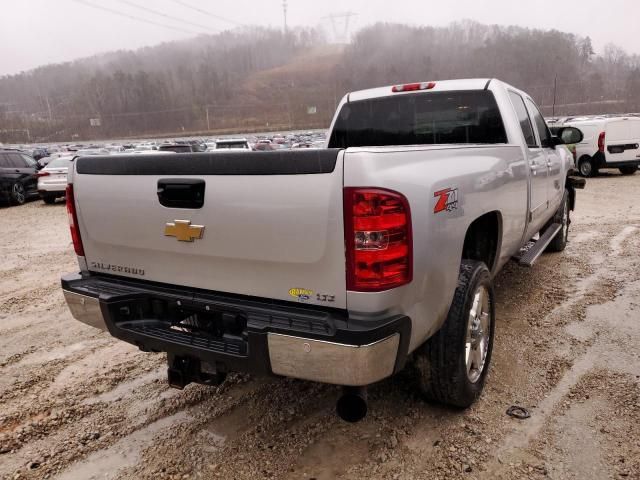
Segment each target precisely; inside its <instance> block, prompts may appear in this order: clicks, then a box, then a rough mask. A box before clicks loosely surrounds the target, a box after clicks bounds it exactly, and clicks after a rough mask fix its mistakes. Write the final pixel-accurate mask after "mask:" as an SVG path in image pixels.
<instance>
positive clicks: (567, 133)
mask: <svg viewBox="0 0 640 480" xmlns="http://www.w3.org/2000/svg"><path fill="white" fill-rule="evenodd" d="M556 138H557V140H556V139H554V140H556V143H557V145H573V144H576V143H580V142H581V141H582V139H583V138H584V134H583V133H582V131H581V130H580V129H578V128H575V127H561V128H559V129H558V131H557V132H556Z"/></svg>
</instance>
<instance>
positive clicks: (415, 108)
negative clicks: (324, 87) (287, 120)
mask: <svg viewBox="0 0 640 480" xmlns="http://www.w3.org/2000/svg"><path fill="white" fill-rule="evenodd" d="M468 143H483V144H495V143H507V135H506V133H505V129H504V124H503V122H502V116H501V115H500V110H499V109H498V105H497V104H496V100H495V97H494V96H493V93H492V92H490V91H488V90H472V91H452V92H425V93H416V94H409V95H397V96H389V97H383V98H375V99H371V100H360V101H356V102H351V103H347V104H345V105H344V106H343V107H342V109H341V110H340V113H339V114H338V118H337V119H336V122H335V125H334V128H333V131H332V132H331V138H330V139H329V148H348V147H375V146H386V145H432V144H468Z"/></svg>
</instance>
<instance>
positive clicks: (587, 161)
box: [578, 156, 598, 177]
mask: <svg viewBox="0 0 640 480" xmlns="http://www.w3.org/2000/svg"><path fill="white" fill-rule="evenodd" d="M578 171H579V172H580V175H582V176H583V177H593V176H595V175H597V174H598V169H597V168H596V167H595V165H594V164H593V160H592V159H591V157H587V156H584V157H582V158H580V161H579V162H578Z"/></svg>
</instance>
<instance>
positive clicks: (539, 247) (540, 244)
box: [513, 223, 562, 267]
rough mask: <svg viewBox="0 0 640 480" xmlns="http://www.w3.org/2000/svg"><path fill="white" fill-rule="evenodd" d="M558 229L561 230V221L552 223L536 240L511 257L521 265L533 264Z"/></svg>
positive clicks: (529, 265)
mask: <svg viewBox="0 0 640 480" xmlns="http://www.w3.org/2000/svg"><path fill="white" fill-rule="evenodd" d="M560 230H562V224H561V223H552V224H551V225H550V226H549V228H547V229H546V230H545V231H544V233H543V234H542V235H541V236H540V238H539V239H538V240H532V241H530V242H529V243H527V245H525V246H524V247H523V248H522V249H521V250H520V253H519V254H518V255H516V256H515V257H513V259H514V260H515V261H517V262H518V264H519V265H522V266H523V267H531V266H533V264H534V263H536V260H538V258H539V257H540V255H542V252H544V250H545V249H546V248H547V246H548V245H549V244H550V243H551V240H553V238H554V237H555V236H556V235H557V234H558V232H559V231H560Z"/></svg>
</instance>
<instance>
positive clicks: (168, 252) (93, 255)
mask: <svg viewBox="0 0 640 480" xmlns="http://www.w3.org/2000/svg"><path fill="white" fill-rule="evenodd" d="M342 162H343V153H342V152H341V151H340V150H337V149H331V150H311V151H286V152H249V153H229V154H219V153H218V154H207V153H198V154H175V155H158V156H157V157H156V156H112V157H109V156H104V157H83V158H80V159H78V160H77V161H76V165H75V172H74V175H73V178H72V181H73V185H74V193H75V200H76V204H77V210H78V221H79V225H80V232H81V237H82V242H83V245H84V251H85V257H86V260H87V265H88V268H89V270H90V271H93V272H99V273H110V274H112V275H120V276H124V277H131V278H138V279H143V280H149V281H155V282H161V283H166V284H172V285H180V286H188V287H195V288H201V289H205V290H211V291H219V292H227V293H237V294H243V295H250V296H256V297H264V298H271V299H279V300H287V301H294V302H300V301H301V302H305V303H309V304H317V305H324V306H330V307H335V308H345V307H346V287H345V254H344V231H343V218H342V217H343V212H342V187H343V179H342V175H343V165H342ZM194 184H196V185H197V184H199V186H197V187H194V190H191V185H194ZM198 188H204V195H203V198H200V196H199V194H198V193H197V191H198ZM194 192H195V193H194ZM199 203H201V206H200V205H199ZM198 207H199V208H198ZM200 227H204V228H200Z"/></svg>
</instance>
